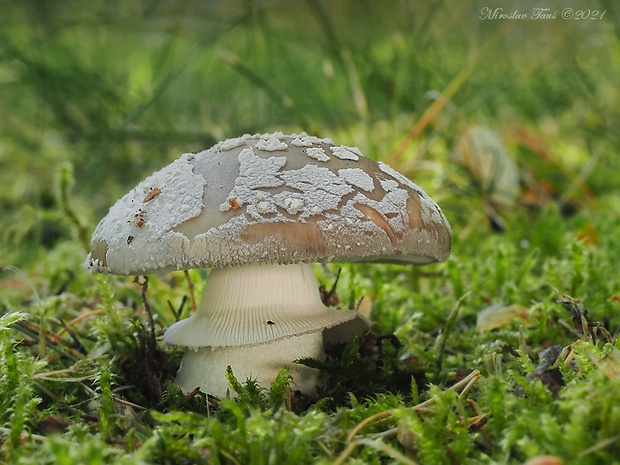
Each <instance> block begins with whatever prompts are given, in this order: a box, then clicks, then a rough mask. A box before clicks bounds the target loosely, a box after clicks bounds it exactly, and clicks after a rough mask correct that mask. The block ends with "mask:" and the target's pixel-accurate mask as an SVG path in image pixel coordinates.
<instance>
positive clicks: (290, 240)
mask: <svg viewBox="0 0 620 465" xmlns="http://www.w3.org/2000/svg"><path fill="white" fill-rule="evenodd" d="M269 238H273V239H275V240H276V241H277V242H279V243H281V244H282V245H285V246H290V247H292V248H295V249H298V250H300V251H303V252H305V253H307V254H308V255H312V256H314V257H315V258H322V257H323V255H324V254H325V253H326V251H327V244H326V242H325V238H324V237H323V233H322V232H321V230H320V229H319V227H318V226H317V225H316V224H315V223H309V222H308V223H297V222H273V223H254V224H250V225H249V226H248V227H247V228H246V230H245V231H244V232H243V234H242V235H241V239H242V240H244V241H245V242H247V243H248V244H258V243H259V242H266V239H269Z"/></svg>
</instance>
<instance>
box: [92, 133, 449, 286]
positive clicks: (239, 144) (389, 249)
mask: <svg viewBox="0 0 620 465" xmlns="http://www.w3.org/2000/svg"><path fill="white" fill-rule="evenodd" d="M450 245H451V233H450V226H449V224H448V222H447V220H446V218H445V217H444V215H443V213H442V212H441V209H440V208H439V207H438V206H437V204H436V203H435V202H434V201H433V200H431V199H430V197H428V195H426V193H425V192H424V191H423V190H422V189H421V188H420V187H418V186H417V185H415V184H414V183H413V182H411V181H410V180H409V179H407V178H406V177H404V176H403V175H401V174H400V173H398V172H396V171H395V170H393V169H392V168H390V167H389V166H388V165H386V164H384V163H381V162H379V163H376V162H374V161H372V160H370V159H368V158H366V157H364V156H363V155H362V154H361V153H360V151H359V150H358V149H357V148H355V147H345V146H337V145H335V144H334V143H333V142H332V141H331V139H319V138H317V137H312V136H307V135H305V134H296V135H290V136H285V135H283V134H281V133H275V134H263V135H254V136H250V135H245V136H242V137H239V138H236V139H229V140H226V141H224V142H220V143H218V144H217V145H215V146H214V147H212V148H210V149H208V150H205V151H203V152H200V153H195V154H185V155H183V156H182V157H181V158H179V159H178V160H176V161H174V162H173V163H171V164H170V165H168V166H167V167H165V168H164V169H162V170H160V171H158V172H156V173H154V174H153V175H152V176H150V177H148V178H147V179H145V180H144V181H143V182H141V183H140V184H139V185H138V186H137V187H136V188H134V189H133V190H132V191H131V192H129V193H128V194H127V195H125V196H124V197H123V198H121V199H120V200H119V201H118V202H117V203H116V204H115V205H114V206H113V207H112V208H111V209H110V212H109V213H108V215H107V216H106V217H105V218H104V219H103V220H102V221H101V223H99V225H98V226H97V228H96V230H95V232H94V234H93V239H92V250H91V253H90V254H89V255H88V257H87V259H86V262H85V266H86V267H87V268H89V269H91V270H93V271H101V272H110V273H115V274H148V273H158V272H164V271H172V270H178V269H189V268H205V267H226V266H239V265H245V264H248V263H257V262H270V263H281V264H286V263H297V262H320V261H325V262H329V261H337V262H353V261H373V262H376V261H387V262H409V263H414V264H425V263H431V262H435V261H442V260H445V259H446V258H447V257H448V255H449V254H450Z"/></svg>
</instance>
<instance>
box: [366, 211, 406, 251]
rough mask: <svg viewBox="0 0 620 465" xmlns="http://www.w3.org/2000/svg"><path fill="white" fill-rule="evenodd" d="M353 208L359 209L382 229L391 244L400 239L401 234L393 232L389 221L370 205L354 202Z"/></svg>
mask: <svg viewBox="0 0 620 465" xmlns="http://www.w3.org/2000/svg"><path fill="white" fill-rule="evenodd" d="M355 208H357V209H358V210H359V211H361V212H362V213H363V214H364V216H365V217H366V218H368V219H369V220H370V221H372V222H373V223H375V224H376V225H377V226H379V227H380V228H381V229H383V230H384V231H385V233H386V234H387V236H388V237H389V238H390V242H391V243H392V245H393V246H395V245H396V243H397V242H398V241H399V240H400V237H401V235H400V234H397V233H396V232H394V230H393V229H392V227H391V226H390V223H388V222H387V220H386V219H385V218H384V217H383V215H382V214H381V213H379V212H378V211H377V210H375V209H374V208H372V207H371V206H369V205H364V204H363V203H356V204H355Z"/></svg>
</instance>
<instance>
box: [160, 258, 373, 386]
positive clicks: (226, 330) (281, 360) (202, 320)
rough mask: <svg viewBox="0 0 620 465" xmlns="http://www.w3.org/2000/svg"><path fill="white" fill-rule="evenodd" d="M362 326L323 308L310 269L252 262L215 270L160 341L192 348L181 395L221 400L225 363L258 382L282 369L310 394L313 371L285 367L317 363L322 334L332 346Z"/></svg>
mask: <svg viewBox="0 0 620 465" xmlns="http://www.w3.org/2000/svg"><path fill="white" fill-rule="evenodd" d="M343 327H344V328H343ZM366 327H367V321H366V320H365V319H364V318H363V317H362V316H360V315H359V314H358V313H357V312H355V311H344V310H330V309H329V308H327V307H326V306H325V305H323V303H322V302H321V298H320V295H319V292H318V286H317V282H316V277H315V275H314V271H313V268H312V265H311V264H295V265H274V264H253V265H247V266H242V267H228V268H214V269H213V270H212V271H211V274H210V276H209V279H208V281H207V284H206V285H205V288H204V291H203V295H202V299H201V302H200V304H199V307H198V310H197V311H196V313H195V314H194V315H192V316H191V317H190V318H187V319H186V320H182V321H179V322H177V323H175V324H174V325H172V326H171V327H170V328H169V329H168V330H167V331H166V333H165V334H164V342H166V343H167V344H172V345H177V346H184V347H187V348H189V349H190V350H189V351H188V352H186V354H185V356H184V358H183V362H182V365H181V369H180V370H179V374H178V378H177V384H178V385H179V386H180V387H181V388H182V389H183V390H184V391H186V392H188V391H191V390H193V389H194V388H196V387H200V388H201V389H202V390H203V391H205V392H209V393H211V394H215V395H224V394H225V392H226V387H227V385H226V381H225V377H224V373H225V369H226V367H227V366H228V365H230V366H231V367H232V368H233V372H234V373H235V375H236V376H237V377H238V378H240V379H242V380H245V379H246V378H249V377H254V378H257V379H258V381H259V383H260V384H269V383H270V382H272V381H273V380H274V379H275V376H276V374H277V372H278V370H279V369H280V368H282V366H284V365H288V366H289V367H291V373H292V375H293V378H294V380H295V382H296V385H297V386H296V387H297V388H298V389H300V390H302V391H304V392H308V393H311V392H313V391H314V386H315V384H316V372H315V371H314V370H310V369H308V368H305V367H302V366H299V365H294V366H293V365H291V363H292V362H293V361H294V360H296V359H298V358H301V357H312V358H318V359H321V358H323V339H324V336H325V338H326V339H328V340H330V342H337V341H339V340H343V339H344V338H345V335H346V337H349V338H350V337H352V336H354V335H355V334H357V333H358V332H360V331H361V330H363V329H365V328H366Z"/></svg>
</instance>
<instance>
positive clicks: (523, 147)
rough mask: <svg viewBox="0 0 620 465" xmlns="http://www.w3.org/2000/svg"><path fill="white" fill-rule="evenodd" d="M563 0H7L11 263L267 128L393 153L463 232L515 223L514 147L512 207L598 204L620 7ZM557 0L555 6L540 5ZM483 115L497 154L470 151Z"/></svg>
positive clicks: (614, 131)
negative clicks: (221, 143)
mask: <svg viewBox="0 0 620 465" xmlns="http://www.w3.org/2000/svg"><path fill="white" fill-rule="evenodd" d="M550 3H551V4H550V5H543V4H540V2H519V5H518V7H516V6H515V4H512V3H509V2H499V1H492V0H487V1H478V0H473V1H460V2H448V1H429V2H416V1H386V2H379V1H374V0H372V1H370V0H367V1H359V0H358V1H337V2H328V1H263V2H260V1H251V0H248V1H233V2H225V1H196V0H193V1H190V0H180V1H175V2H167V1H138V0H130V1H123V2H120V1H112V2H111V1H98V0H94V1H89V2H82V1H77V0H73V1H71V0H66V1H62V2H44V1H35V0H30V1H20V2H11V1H3V2H2V3H1V11H2V14H1V15H0V112H1V114H2V118H0V184H1V185H2V189H1V190H0V208H1V213H2V214H1V218H0V238H1V243H2V245H1V246H0V253H1V255H0V266H7V265H18V266H25V267H26V268H29V267H30V266H31V265H34V264H37V263H41V262H42V261H43V262H44V261H45V260H48V259H49V257H50V254H49V252H50V250H56V248H57V247H58V246H59V245H60V246H63V247H64V248H61V249H58V250H62V253H60V252H58V253H57V255H52V256H53V257H54V260H57V259H61V260H65V261H66V262H67V267H73V266H74V265H77V264H78V263H79V261H80V260H81V257H82V256H83V252H84V250H83V248H82V247H74V245H69V244H72V243H73V244H75V240H76V239H79V237H80V236H81V238H82V240H85V239H86V238H87V236H88V235H89V234H90V231H92V229H93V228H94V226H95V225H96V223H97V222H98V220H99V219H100V218H101V217H102V216H103V215H104V214H105V212H106V211H107V208H108V207H109V206H110V205H111V204H112V203H113V202H114V201H115V200H116V199H117V198H119V197H120V196H121V195H123V194H124V193H125V192H126V191H127V190H129V189H130V188H131V187H133V185H135V183H137V182H138V181H140V180H141V179H143V178H144V177H145V176H147V175H148V174H150V173H151V172H152V171H154V170H156V169H159V168H161V167H162V166H163V165H165V164H166V163H168V162H170V161H171V160H173V159H175V158H176V157H178V156H179V155H180V154H181V153H184V152H188V151H192V150H201V149H204V148H207V147H209V146H211V145H212V144H213V143H215V142H216V141H218V140H220V139H223V138H228V137H234V136H237V135H240V134H243V133H255V132H267V131H272V130H282V131H284V132H287V131H301V130H305V131H307V132H308V133H311V134H317V135H320V136H323V137H328V136H329V137H332V138H333V139H334V140H335V141H336V142H337V143H340V144H349V145H357V146H359V147H360V148H361V149H362V151H363V152H364V153H365V154H367V155H368V156H370V157H371V158H374V159H381V160H384V161H387V162H389V163H391V164H392V165H394V167H395V168H397V169H400V170H402V171H403V172H405V173H406V174H407V175H409V176H410V177H411V178H412V179H413V180H414V181H415V182H417V183H418V184H420V185H421V186H422V187H423V188H425V189H426V190H427V191H428V192H429V193H430V194H431V196H432V197H433V198H435V199H436V200H437V201H438V202H439V203H440V204H441V205H442V206H444V210H446V214H447V216H448V217H449V219H450V220H451V222H452V223H453V226H454V228H455V231H456V233H457V236H458V235H462V234H464V235H466V233H467V231H470V230H471V229H472V228H473V229H480V228H482V230H484V231H486V229H485V228H486V227H487V226H489V225H490V227H491V229H492V228H493V227H495V228H496V229H497V228H499V229H503V228H505V227H506V224H504V223H505V222H506V221H508V223H510V221H511V211H510V210H511V209H510V208H509V209H508V211H507V210H506V209H504V211H503V212H502V211H501V209H498V205H497V202H494V201H493V192H492V191H493V189H495V188H496V187H497V186H496V185H495V184H497V183H499V182H504V181H500V178H499V177H494V174H493V173H494V172H496V171H498V169H499V168H497V166H499V165H497V166H496V165H495V164H493V163H495V162H493V163H491V162H490V161H489V160H491V161H492V160H495V159H496V158H497V157H499V158H497V159H501V157H503V156H504V155H506V154H507V155H506V156H507V157H508V158H509V159H512V160H513V162H514V164H512V165H511V164H509V165H507V166H505V167H503V168H501V169H502V170H504V171H505V170H509V171H515V172H516V173H517V178H516V181H515V179H513V181H512V182H513V183H514V182H516V183H517V184H516V189H517V191H518V193H517V194H516V197H515V196H513V198H511V199H510V201H509V204H510V205H509V206H515V205H518V206H524V205H525V207H527V208H530V209H531V208H534V209H540V208H541V207H544V205H545V204H546V203H547V202H549V201H554V202H556V203H558V204H559V208H560V210H561V211H562V212H567V211H568V212H569V213H570V210H571V209H572V210H574V209H578V208H583V207H585V206H587V207H592V206H595V205H596V199H597V197H598V196H600V195H601V194H604V193H607V192H611V191H613V190H615V189H618V188H619V187H620V176H619V175H618V174H617V172H618V169H617V167H618V155H617V154H618V151H619V148H620V131H618V127H619V126H620V124H619V123H620V98H619V76H620V49H619V39H620V14H619V12H618V8H617V7H616V5H615V2H612V1H598V2H597V1H594V2H585V1H581V2H579V1H566V2H561V5H560V2H550ZM547 6H548V7H549V8H550V11H549V12H548V13H550V14H551V13H555V19H546V20H535V19H533V17H532V16H533V15H535V11H534V9H535V8H541V7H547ZM569 7H570V8H572V10H571V11H572V12H573V17H572V19H563V18H562V12H563V10H564V9H566V8H569ZM498 8H499V9H501V10H496V9H498ZM584 8H589V10H584ZM515 11H517V12H519V13H520V14H526V15H528V18H527V19H520V20H510V19H502V18H501V16H498V15H499V14H501V13H503V14H510V13H512V12H515ZM489 12H491V13H489ZM493 12H495V13H493ZM586 13H587V15H588V16H589V17H588V19H585V17H586ZM493 14H495V16H493ZM489 15H490V17H489ZM579 15H581V16H579ZM485 16H486V18H485ZM580 18H581V19H580ZM429 109H430V111H429ZM435 110H437V111H435ZM476 127H483V128H484V131H487V132H486V134H487V135H489V134H490V136H491V141H492V144H491V145H493V144H495V149H497V150H499V152H498V153H500V152H501V154H503V155H497V153H495V154H491V155H490V158H489V155H488V154H487V156H486V158H485V155H484V154H483V156H482V158H480V156H478V155H479V154H478V155H476V153H474V154H473V155H472V153H471V152H472V150H473V151H474V152H476V150H477V149H471V148H470V149H468V148H467V146H468V144H467V143H466V141H467V140H468V138H470V139H471V138H473V140H474V141H473V145H474V146H475V145H476V138H478V137H482V136H477V135H475V134H474V135H472V134H470V133H469V131H470V130H471V129H472V128H476ZM484 131H483V132H484ZM494 137H495V139H493V138H494ZM464 141H465V142H464ZM469 146H471V144H469ZM483 151H484V150H483ZM478 152H480V150H478ZM468 153H469V156H468ZM489 163H490V165H489ZM483 165H485V166H487V168H480V167H481V166H483ZM489 166H490V167H489ZM502 166H503V165H502ZM476 167H478V168H476ZM485 170H486V171H485ZM481 173H482V174H481ZM485 173H486V174H485ZM63 186H64V187H63ZM509 189H512V190H513V191H514V189H515V186H512V187H509ZM500 203H501V202H500ZM69 204H70V205H69ZM500 206H501V205H500ZM481 219H482V220H483V221H480V220H481ZM496 222H499V224H495V223H496ZM461 232H462V234H460V233H461ZM457 241H458V237H457Z"/></svg>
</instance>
